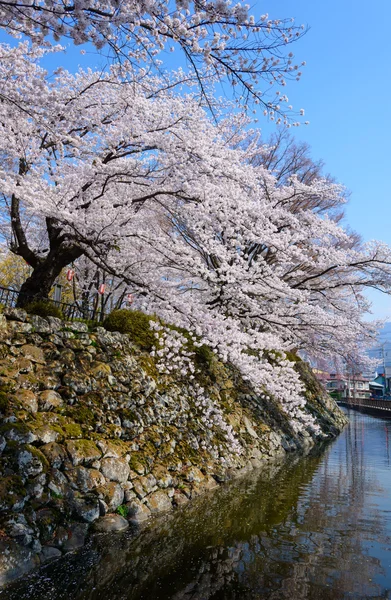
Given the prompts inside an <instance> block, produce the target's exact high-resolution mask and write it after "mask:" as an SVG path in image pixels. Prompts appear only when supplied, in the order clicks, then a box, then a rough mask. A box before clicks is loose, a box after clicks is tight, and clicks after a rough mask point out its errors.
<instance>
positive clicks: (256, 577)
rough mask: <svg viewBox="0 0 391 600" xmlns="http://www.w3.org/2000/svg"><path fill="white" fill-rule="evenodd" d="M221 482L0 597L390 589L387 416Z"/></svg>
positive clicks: (231, 595)
mask: <svg viewBox="0 0 391 600" xmlns="http://www.w3.org/2000/svg"><path fill="white" fill-rule="evenodd" d="M349 417H350V424H349V425H348V426H347V427H346V429H345V430H344V431H343V433H342V434H341V435H340V436H339V437H338V438H337V439H336V440H335V441H334V442H333V443H332V444H330V445H328V446H327V447H326V448H323V450H322V451H320V452H318V453H316V454H312V455H310V456H307V457H301V458H298V457H296V458H292V459H290V460H288V461H285V462H283V463H280V464H279V465H273V466H269V467H267V468H265V469H264V470H263V471H262V472H260V473H257V474H256V475H255V474H252V475H251V476H248V477H246V478H245V479H241V480H238V481H236V482H234V483H230V484H228V485H227V486H224V487H223V488H221V489H218V490H217V491H214V492H211V493H209V494H208V495H207V496H204V497H201V498H198V499H196V500H195V501H194V502H192V503H191V504H189V505H187V506H186V507H184V508H182V509H180V510H177V511H174V512H173V513H170V514H168V515H163V516H161V517H160V518H159V519H157V520H156V521H154V522H153V523H150V524H148V525H147V526H146V527H144V528H143V529H140V530H136V529H134V530H130V531H129V530H128V531H127V532H125V533H124V534H120V535H110V536H108V535H106V536H103V535H102V536H97V537H96V538H95V539H94V540H93V541H92V542H90V545H88V546H87V547H86V548H84V549H83V550H82V551H81V552H80V553H78V554H75V555H69V556H67V557H65V558H64V559H63V560H61V561H59V562H57V563H54V564H51V565H48V566H47V567H45V568H43V569H41V570H40V571H38V572H37V573H34V574H32V575H30V576H28V577H25V579H24V580H23V581H21V582H17V583H16V584H14V585H13V586H12V587H10V588H8V589H6V590H3V591H2V592H0V599H1V600H5V599H7V600H16V599H17V600H65V599H66V600H260V599H264V598H267V599H275V600H284V599H289V600H301V599H304V598H305V599H311V600H314V599H321V600H331V599H332V600H337V599H338V600H339V599H342V598H360V599H361V598H373V599H380V598H381V599H384V598H390V599H391V456H390V455H391V449H390V445H391V420H381V419H378V418H373V417H370V416H368V415H364V414H361V413H358V412H354V411H350V412H349Z"/></svg>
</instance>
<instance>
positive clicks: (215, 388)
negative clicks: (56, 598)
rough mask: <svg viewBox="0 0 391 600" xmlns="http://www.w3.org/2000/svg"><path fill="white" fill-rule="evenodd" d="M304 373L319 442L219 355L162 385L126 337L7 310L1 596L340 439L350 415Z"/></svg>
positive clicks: (0, 385)
mask: <svg viewBox="0 0 391 600" xmlns="http://www.w3.org/2000/svg"><path fill="white" fill-rule="evenodd" d="M297 369H298V370H299V372H300V374H301V377H302V379H303V381H305V383H306V388H307V400H308V410H309V411H311V413H312V414H313V415H315V417H316V418H317V420H318V423H319V424H320V427H321V433H320V434H317V435H315V434H314V433H313V432H311V431H309V430H304V431H302V432H301V433H300V434H298V433H295V431H294V430H293V429H292V427H291V425H290V424H289V422H288V419H287V417H286V415H285V414H284V413H283V411H282V409H281V407H280V406H279V405H278V404H277V403H276V402H274V401H273V399H271V398H266V399H265V398H263V399H262V400H261V399H260V397H258V396H257V395H256V394H255V393H254V391H253V390H251V388H249V387H248V385H247V384H245V383H244V382H243V381H242V380H241V378H240V376H239V374H238V373H237V372H236V371H235V370H234V369H232V368H230V367H228V366H227V365H224V364H222V363H221V362H219V361H218V360H217V358H216V357H214V356H213V355H212V356H211V357H209V358H208V360H201V359H199V361H198V363H197V369H196V381H195V382H191V381H189V380H186V378H185V377H182V378H181V377H180V376H179V375H171V376H168V375H160V374H159V373H158V370H157V368H156V363H155V361H154V359H153V358H152V357H151V356H150V355H149V354H148V353H146V352H143V351H141V350H140V348H138V347H137V346H136V345H135V344H134V343H133V342H132V340H131V339H130V338H129V336H128V335H122V334H120V333H109V332H107V331H106V330H105V329H103V328H101V327H98V328H96V330H94V331H93V332H89V331H88V327H87V325H86V324H85V323H79V322H73V323H69V322H62V321H60V320H59V319H56V318H53V317H49V318H48V319H43V318H41V317H38V316H29V315H27V314H26V313H25V312H24V311H22V310H17V309H9V310H6V311H4V315H1V316H0V418H1V425H0V455H1V456H0V472H1V480H0V555H1V557H0V584H1V585H4V584H5V583H7V582H8V581H11V580H12V579H14V578H16V577H19V576H20V575H22V574H23V572H27V571H28V570H30V569H32V568H33V567H35V566H38V565H39V564H42V563H45V562H47V561H48V560H52V559H55V558H58V557H60V556H61V555H62V554H63V553H66V552H69V551H72V550H75V549H76V548H78V547H80V546H82V545H83V544H84V541H85V538H86V535H87V533H88V530H89V529H93V530H95V531H110V530H111V531H112V530H116V529H117V530H121V529H124V528H125V527H127V526H128V523H129V521H131V522H134V523H140V522H142V521H144V520H146V519H148V518H149V517H151V515H154V514H156V513H160V512H163V511H167V510H170V509H171V508H173V507H175V506H180V505H182V504H185V503H187V502H188V501H189V500H190V499H191V498H192V497H194V496H197V495H200V494H202V493H203V492H205V491H206V490H209V489H212V488H213V487H215V486H216V485H218V484H219V483H221V482H223V481H226V480H228V479H231V478H234V477H237V476H238V475H241V474H243V473H245V472H247V471H248V470H251V469H254V468H258V467H260V466H261V465H262V464H263V463H264V462H265V461H268V460H270V459H272V458H273V457H275V456H276V455H284V454H286V453H288V452H292V451H303V450H304V449H308V448H309V447H311V446H313V445H314V444H315V443H317V442H319V441H321V440H324V439H328V438H332V437H334V436H335V435H337V433H338V432H339V431H340V430H341V428H342V427H343V425H344V424H345V417H344V416H343V415H342V413H341V412H340V411H339V409H338V408H337V407H336V405H335V404H334V403H333V401H331V400H330V398H329V397H328V396H327V395H326V394H325V393H324V392H323V390H322V388H321V387H320V386H319V384H318V383H317V382H316V380H314V378H313V376H312V374H311V372H310V370H309V369H308V367H307V366H306V365H305V363H302V362H300V361H299V362H298V363H297ZM201 388H202V389H203V392H202V394H201V393H200V389H201Z"/></svg>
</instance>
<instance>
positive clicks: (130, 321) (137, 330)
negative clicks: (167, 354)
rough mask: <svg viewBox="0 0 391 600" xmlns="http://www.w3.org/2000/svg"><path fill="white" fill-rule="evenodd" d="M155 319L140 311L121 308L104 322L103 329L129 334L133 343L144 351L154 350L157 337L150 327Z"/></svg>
mask: <svg viewBox="0 0 391 600" xmlns="http://www.w3.org/2000/svg"><path fill="white" fill-rule="evenodd" d="M152 319H153V317H151V316H150V315H146V314H145V313H143V312H141V311H140V310H128V309H126V308H121V309H118V310H113V312H111V313H110V314H109V316H108V317H106V319H105V320H104V321H103V327H104V328H105V329H107V331H119V332H120V333H128V334H129V335H130V338H131V339H132V341H133V342H134V343H135V344H137V345H138V346H140V348H142V349H143V350H149V351H150V350H152V348H153V347H154V342H155V336H154V333H153V331H152V330H151V329H150V327H149V323H150V321H151V320H152Z"/></svg>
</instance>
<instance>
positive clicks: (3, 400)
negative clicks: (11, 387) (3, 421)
mask: <svg viewBox="0 0 391 600" xmlns="http://www.w3.org/2000/svg"><path fill="white" fill-rule="evenodd" d="M9 405H10V401H9V398H8V394H6V393H5V392H3V391H0V412H1V413H3V415H5V414H6V413H7V410H8V408H9Z"/></svg>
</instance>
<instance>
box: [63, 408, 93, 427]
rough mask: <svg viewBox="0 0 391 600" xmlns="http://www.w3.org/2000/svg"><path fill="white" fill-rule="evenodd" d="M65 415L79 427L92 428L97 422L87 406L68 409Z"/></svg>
mask: <svg viewBox="0 0 391 600" xmlns="http://www.w3.org/2000/svg"><path fill="white" fill-rule="evenodd" d="M65 414H66V415H67V416H69V417H71V418H72V420H73V421H74V422H75V423H80V424H81V425H91V426H94V425H95V423H96V420H97V419H96V415H95V414H94V413H93V411H92V410H91V409H90V408H87V406H75V407H72V408H68V409H67V411H66V413H65Z"/></svg>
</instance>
